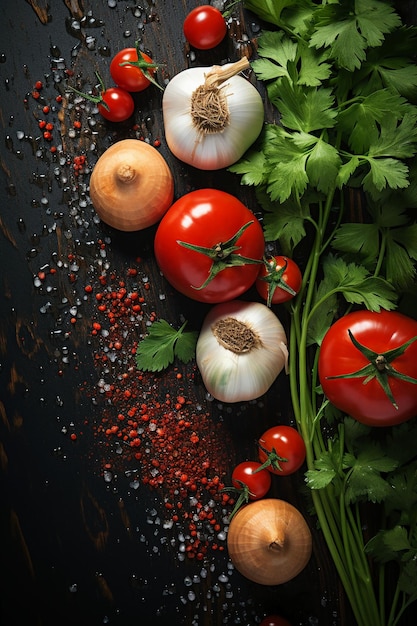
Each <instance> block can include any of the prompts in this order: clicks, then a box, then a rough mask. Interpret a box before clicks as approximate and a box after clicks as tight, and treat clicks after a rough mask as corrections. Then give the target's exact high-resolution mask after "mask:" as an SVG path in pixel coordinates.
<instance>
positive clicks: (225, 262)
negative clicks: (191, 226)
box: [177, 221, 262, 290]
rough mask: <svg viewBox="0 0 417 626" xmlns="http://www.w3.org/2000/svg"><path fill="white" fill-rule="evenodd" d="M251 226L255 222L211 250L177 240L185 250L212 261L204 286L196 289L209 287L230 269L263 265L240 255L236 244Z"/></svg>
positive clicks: (249, 223)
mask: <svg viewBox="0 0 417 626" xmlns="http://www.w3.org/2000/svg"><path fill="white" fill-rule="evenodd" d="M251 224H253V221H250V222H247V223H246V224H244V225H243V226H242V227H241V228H239V230H238V231H237V233H236V234H234V235H233V237H231V238H230V239H228V240H227V241H224V242H219V243H216V244H215V245H214V246H212V247H211V248H206V247H204V246H198V245H195V244H192V243H187V242H185V241H178V240H177V243H178V245H180V246H183V247H184V248H188V250H193V251H194V252H199V253H200V254H205V255H206V256H207V257H209V258H210V259H211V260H212V264H211V267H210V272H209V275H208V276H207V278H206V280H205V281H204V283H203V284H202V285H200V287H195V286H194V285H193V288H194V289H198V290H200V289H204V287H207V285H208V284H209V283H210V282H211V281H212V280H213V278H215V277H216V276H217V274H219V273H220V272H222V271H223V270H225V269H227V268H228V267H242V266H243V265H249V264H259V263H262V261H261V260H258V259H251V258H249V257H245V256H242V255H241V254H238V250H240V246H238V245H236V244H237V242H238V240H239V239H240V237H241V236H242V235H243V233H244V232H245V230H246V229H247V228H249V226H251Z"/></svg>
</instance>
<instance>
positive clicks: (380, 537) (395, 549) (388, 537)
mask: <svg viewBox="0 0 417 626" xmlns="http://www.w3.org/2000/svg"><path fill="white" fill-rule="evenodd" d="M409 548H410V543H409V541H408V536H407V529H406V528H404V527H403V526H394V528H390V529H388V530H382V531H380V532H379V533H378V534H377V535H375V537H373V538H372V539H371V540H370V541H369V542H368V543H367V545H366V548H365V549H366V552H367V553H368V554H372V556H373V557H374V558H375V559H376V560H377V561H379V562H380V563H388V561H397V560H399V555H398V553H399V552H401V551H403V550H408V549H409ZM413 591H415V589H414V590H413Z"/></svg>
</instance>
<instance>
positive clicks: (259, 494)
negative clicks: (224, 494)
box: [223, 461, 272, 521]
mask: <svg viewBox="0 0 417 626" xmlns="http://www.w3.org/2000/svg"><path fill="white" fill-rule="evenodd" d="M271 482H272V481H271V473H270V472H268V470H266V469H263V468H262V465H261V464H260V463H258V462H257V461H243V462H242V463H239V465H236V467H235V469H234V470H233V472H232V485H233V486H232V487H225V488H224V489H223V491H228V492H232V493H233V494H234V496H237V497H236V501H235V505H234V507H233V510H232V512H231V514H230V516H229V521H230V520H231V519H232V517H233V516H234V515H235V513H237V511H238V510H239V509H240V507H241V506H243V505H244V504H247V503H248V502H249V501H250V500H252V501H253V500H260V499H261V498H263V497H264V496H265V495H266V494H267V493H268V491H269V490H270V488H271Z"/></svg>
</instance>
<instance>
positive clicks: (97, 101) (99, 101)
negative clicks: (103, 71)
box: [68, 72, 110, 111]
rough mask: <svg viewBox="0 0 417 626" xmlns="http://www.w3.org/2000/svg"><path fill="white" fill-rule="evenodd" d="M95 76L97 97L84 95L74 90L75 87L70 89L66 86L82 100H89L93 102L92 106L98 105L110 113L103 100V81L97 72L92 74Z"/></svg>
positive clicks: (104, 88)
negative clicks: (98, 88) (97, 86)
mask: <svg viewBox="0 0 417 626" xmlns="http://www.w3.org/2000/svg"><path fill="white" fill-rule="evenodd" d="M94 73H95V75H96V78H97V80H98V82H99V85H100V95H99V96H94V95H93V94H90V93H85V92H83V91H79V90H78V89H76V88H75V87H72V86H71V85H68V88H69V89H71V91H74V93H76V94H78V95H79V96H81V97H82V98H85V99H86V100H89V101H90V102H93V103H94V104H100V105H101V106H102V107H104V108H105V109H106V111H110V107H109V105H108V104H107V102H105V101H104V100H103V93H104V92H105V91H106V87H105V84H104V82H103V79H102V78H101V76H100V74H99V73H98V72H94Z"/></svg>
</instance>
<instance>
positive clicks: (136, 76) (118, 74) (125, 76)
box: [110, 48, 156, 92]
mask: <svg viewBox="0 0 417 626" xmlns="http://www.w3.org/2000/svg"><path fill="white" fill-rule="evenodd" d="M140 55H141V59H140V60H138V51H137V49H136V48H124V49H123V50H120V52H118V53H117V54H116V55H115V56H114V57H113V59H112V61H111V63H110V74H111V77H112V78H113V80H114V82H115V83H116V85H118V86H119V87H121V88H122V89H125V90H126V91H131V92H139V91H143V90H144V89H146V88H147V87H149V85H150V84H151V81H150V80H149V78H148V77H147V76H146V75H145V74H146V73H147V72H148V73H149V75H150V76H151V77H153V76H154V75H155V73H156V66H155V64H154V63H153V61H152V59H151V57H150V56H149V55H148V54H145V53H144V52H140ZM122 63H128V65H121V64H122ZM152 65H154V67H148V66H152Z"/></svg>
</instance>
